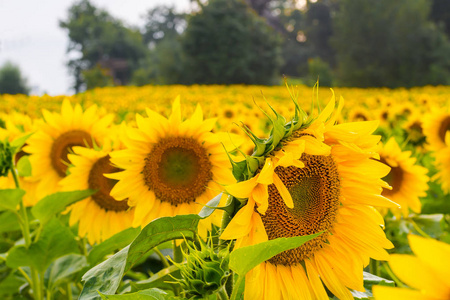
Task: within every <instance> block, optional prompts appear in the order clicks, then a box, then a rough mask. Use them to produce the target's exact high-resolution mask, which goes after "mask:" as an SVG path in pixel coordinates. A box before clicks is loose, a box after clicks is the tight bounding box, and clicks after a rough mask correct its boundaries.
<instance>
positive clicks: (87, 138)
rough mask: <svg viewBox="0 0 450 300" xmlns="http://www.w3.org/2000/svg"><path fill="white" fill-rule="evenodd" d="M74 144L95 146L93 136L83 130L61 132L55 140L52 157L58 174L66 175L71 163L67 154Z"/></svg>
mask: <svg viewBox="0 0 450 300" xmlns="http://www.w3.org/2000/svg"><path fill="white" fill-rule="evenodd" d="M74 146H83V147H89V148H92V147H93V142H92V137H91V135H90V134H89V133H87V132H86V131H83V130H71V131H68V132H65V133H63V134H61V135H60V136H59V137H58V138H56V140H54V141H53V145H52V150H51V153H50V159H51V161H52V166H53V168H54V169H55V171H56V172H58V175H59V176H61V177H65V176H66V171H67V165H68V164H69V163H70V162H69V159H68V158H67V154H69V153H70V152H71V151H72V147H74Z"/></svg>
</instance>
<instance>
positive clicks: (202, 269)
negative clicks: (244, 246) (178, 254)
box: [175, 240, 231, 299]
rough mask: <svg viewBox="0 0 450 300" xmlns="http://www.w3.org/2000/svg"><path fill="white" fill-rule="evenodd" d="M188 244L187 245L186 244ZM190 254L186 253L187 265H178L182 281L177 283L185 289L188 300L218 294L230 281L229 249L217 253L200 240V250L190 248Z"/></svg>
mask: <svg viewBox="0 0 450 300" xmlns="http://www.w3.org/2000/svg"><path fill="white" fill-rule="evenodd" d="M186 244H187V243H186ZM188 248H189V253H188V254H186V253H184V256H185V258H186V263H185V264H177V263H175V264H176V265H177V266H178V267H179V268H180V272H181V277H182V278H181V279H177V283H179V284H180V285H181V287H182V288H183V292H184V293H185V295H184V296H185V297H186V298H187V299H203V298H205V297H207V296H208V295H211V294H214V293H216V292H218V291H219V290H220V289H221V288H222V287H223V286H224V285H225V283H226V281H227V280H228V277H229V276H230V274H231V273H230V271H229V268H228V263H229V260H230V256H229V255H230V253H229V249H228V248H225V249H223V250H221V251H218V252H216V250H215V249H214V248H211V247H209V246H208V245H206V244H205V243H204V242H203V241H202V240H200V249H197V248H196V247H192V246H189V245H188Z"/></svg>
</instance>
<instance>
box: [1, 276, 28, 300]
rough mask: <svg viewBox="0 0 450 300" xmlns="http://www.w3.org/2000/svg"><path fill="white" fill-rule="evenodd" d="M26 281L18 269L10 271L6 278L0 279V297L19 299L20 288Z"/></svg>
mask: <svg viewBox="0 0 450 300" xmlns="http://www.w3.org/2000/svg"><path fill="white" fill-rule="evenodd" d="M25 283H26V280H25V278H23V277H22V276H21V274H19V272H18V271H15V272H11V273H9V275H8V276H7V277H6V278H5V279H4V280H2V281H0V298H1V299H17V298H18V296H19V289H20V287H21V286H22V285H23V284H25ZM8 296H9V297H8Z"/></svg>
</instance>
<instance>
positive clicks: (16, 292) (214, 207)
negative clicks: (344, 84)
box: [0, 84, 450, 300]
mask: <svg viewBox="0 0 450 300" xmlns="http://www.w3.org/2000/svg"><path fill="white" fill-rule="evenodd" d="M0 107H1V110H0V111H1V113H0V139H1V143H0V164H1V169H0V170H1V173H0V175H1V177H0V299H38V300H42V299H46V300H51V299H112V300H113V299H124V300H126V299H220V300H224V299H232V300H236V299H245V300H248V299H267V300H276V299H319V300H327V299H376V300H384V299H424V300H425V299H433V300H438V299H442V300H444V299H449V298H448V297H449V295H450V281H449V278H450V263H449V257H450V245H449V243H450V235H449V234H450V229H449V225H450V87H447V86H446V87H444V86H441V87H421V88H412V89H357V88H335V89H332V90H330V89H328V88H319V87H318V85H317V84H316V86H315V87H314V88H309V87H306V86H289V85H286V86H273V87H268V86H240V85H232V86H219V85H217V86H214V85H212V86H199V85H193V86H144V87H111V88H98V89H94V90H89V91H87V92H84V93H81V94H76V95H73V96H54V97H52V96H47V95H44V96H24V95H14V96H13V95H6V94H5V95H0Z"/></svg>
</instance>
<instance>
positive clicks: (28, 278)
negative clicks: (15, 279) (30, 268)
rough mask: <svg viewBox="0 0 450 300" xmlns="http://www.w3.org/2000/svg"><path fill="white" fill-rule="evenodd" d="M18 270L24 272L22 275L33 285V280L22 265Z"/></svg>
mask: <svg viewBox="0 0 450 300" xmlns="http://www.w3.org/2000/svg"><path fill="white" fill-rule="evenodd" d="M17 270H19V272H20V273H21V274H22V276H23V277H24V278H25V280H26V281H27V282H28V283H29V284H30V285H31V284H32V281H31V279H30V277H29V276H28V274H27V273H26V272H25V271H24V270H23V269H22V268H20V267H19V268H17Z"/></svg>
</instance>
